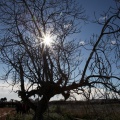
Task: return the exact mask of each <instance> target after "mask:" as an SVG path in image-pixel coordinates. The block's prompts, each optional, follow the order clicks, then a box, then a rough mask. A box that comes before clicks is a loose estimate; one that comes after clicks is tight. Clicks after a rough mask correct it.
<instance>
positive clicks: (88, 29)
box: [0, 0, 115, 100]
mask: <svg viewBox="0 0 120 120" xmlns="http://www.w3.org/2000/svg"><path fill="white" fill-rule="evenodd" d="M79 3H80V4H81V5H82V6H83V8H84V9H85V11H86V15H88V16H89V20H91V21H92V20H94V12H95V14H96V15H97V18H98V19H100V20H102V19H103V18H100V14H101V13H102V12H103V11H106V10H108V8H109V7H110V6H113V7H114V6H115V2H114V1H113V0H79ZM100 29H101V27H99V26H98V25H96V24H93V23H89V22H88V24H85V25H83V27H82V29H81V30H82V31H81V33H80V34H79V35H78V36H77V37H79V39H80V41H81V43H82V44H84V41H85V40H88V39H90V37H91V35H92V34H93V33H95V34H96V33H97V34H99V32H100ZM2 71H3V65H1V64H0V74H1V75H2V73H3V72H2ZM3 86H4V87H3ZM5 86H6V87H5ZM11 89H12V88H11V87H8V85H7V83H4V82H3V81H1V80H0V98H3V97H7V99H8V100H10V99H16V100H20V98H18V95H17V94H16V93H15V92H12V91H11ZM77 98H78V99H79V97H77ZM56 99H60V97H54V98H52V100H56Z"/></svg>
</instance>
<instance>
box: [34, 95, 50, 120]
mask: <svg viewBox="0 0 120 120" xmlns="http://www.w3.org/2000/svg"><path fill="white" fill-rule="evenodd" d="M48 101H49V100H48V99H47V97H46V96H43V98H42V99H41V100H40V101H38V103H37V105H36V110H35V115H34V117H33V120H43V113H44V112H45V111H46V110H47V108H48Z"/></svg>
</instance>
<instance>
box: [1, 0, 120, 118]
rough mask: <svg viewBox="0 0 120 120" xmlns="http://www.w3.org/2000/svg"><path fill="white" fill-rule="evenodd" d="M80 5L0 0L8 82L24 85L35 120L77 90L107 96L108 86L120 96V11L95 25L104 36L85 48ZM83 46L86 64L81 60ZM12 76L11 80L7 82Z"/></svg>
mask: <svg viewBox="0 0 120 120" xmlns="http://www.w3.org/2000/svg"><path fill="white" fill-rule="evenodd" d="M77 2H78V3H77ZM79 2H80V1H79V0H78V1H75V0H29V1H27V0H18V1H17V0H1V1H0V16H1V17H0V21H1V26H2V27H1V30H2V31H1V35H0V36H1V38H0V46H1V47H0V48H1V56H0V57H1V61H2V62H3V63H5V64H6V65H7V66H8V69H7V73H6V75H5V77H4V79H5V80H6V81H7V82H12V84H11V85H12V86H15V85H17V86H20V90H19V92H18V95H19V96H20V97H21V98H22V100H23V101H24V102H25V103H27V104H29V105H30V106H31V108H32V109H33V110H34V111H35V116H34V120H42V119H43V116H42V115H43V113H44V112H45V111H46V109H47V107H48V102H49V100H50V98H52V97H53V96H54V95H56V94H62V95H63V96H64V98H65V100H66V99H68V98H69V96H70V92H71V90H72V92H73V91H74V92H76V93H77V94H83V95H84V96H86V98H88V99H89V98H90V97H91V96H93V92H92V91H94V93H98V92H99V93H98V94H100V93H101V95H103V92H102V90H104V89H103V88H105V90H106V91H109V92H110V91H112V93H116V94H117V96H118V95H119V87H120V86H119V85H120V84H119V83H120V82H119V80H120V76H119V75H120V74H118V73H119V69H120V67H119V66H118V64H119V59H120V46H119V44H120V40H119V38H120V37H119V35H120V27H119V20H120V9H116V10H115V9H113V11H114V12H113V13H110V15H111V16H107V13H105V14H104V16H105V17H104V20H103V21H100V20H98V21H96V22H97V23H98V24H100V25H102V29H101V32H100V34H99V35H98V36H97V37H95V35H93V38H91V39H90V41H88V43H89V44H84V43H81V42H80V41H79V40H77V37H75V35H77V33H79V32H80V27H81V25H80V23H81V22H83V21H85V20H86V16H85V14H84V9H83V8H82V7H81V6H80V5H79ZM110 10H111V9H110ZM108 13H109V12H108ZM106 16H107V17H106ZM50 39H52V41H51V43H47V42H46V40H47V41H49V40H50ZM112 40H113V41H112ZM111 42H112V43H111ZM87 45H88V46H87ZM84 48H85V49H86V50H88V52H87V53H88V54H89V55H88V57H87V60H84V59H83V58H82V54H81V52H82V50H83V53H84V54H85V52H84V51H85V50H84ZM88 48H89V49H88ZM113 53H114V54H113ZM83 64H84V66H83ZM114 70H117V72H116V73H115V72H114ZM74 73H75V74H74ZM11 76H12V81H10V80H9V79H8V78H9V77H11ZM8 80H9V81H8ZM93 88H94V89H93ZM98 94H97V95H98ZM34 95H38V96H39V97H40V98H41V99H40V100H39V101H38V102H37V104H35V103H33V102H31V101H30V100H29V97H31V96H34Z"/></svg>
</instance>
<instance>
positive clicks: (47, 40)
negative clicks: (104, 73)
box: [43, 35, 52, 46]
mask: <svg viewBox="0 0 120 120" xmlns="http://www.w3.org/2000/svg"><path fill="white" fill-rule="evenodd" d="M43 42H44V44H45V45H47V46H50V45H51V43H52V38H51V37H50V35H44V38H43Z"/></svg>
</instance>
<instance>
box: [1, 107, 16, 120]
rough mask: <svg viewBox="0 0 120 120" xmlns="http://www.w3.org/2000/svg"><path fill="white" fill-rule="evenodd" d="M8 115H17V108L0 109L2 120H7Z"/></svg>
mask: <svg viewBox="0 0 120 120" xmlns="http://www.w3.org/2000/svg"><path fill="white" fill-rule="evenodd" d="M8 114H15V108H0V120H6V116H7V115H8Z"/></svg>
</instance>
